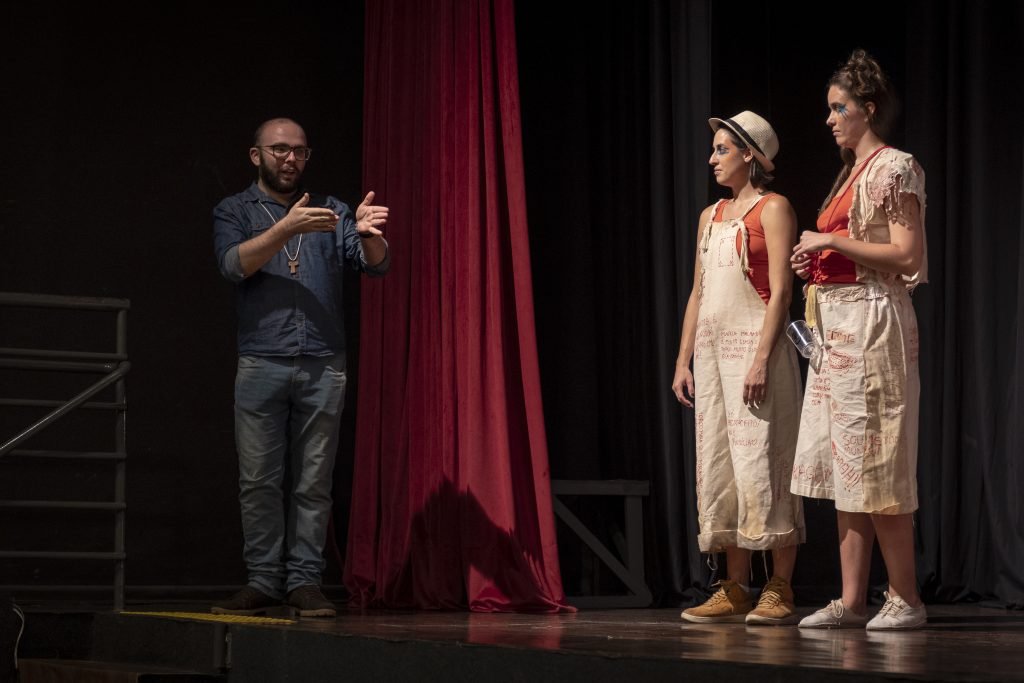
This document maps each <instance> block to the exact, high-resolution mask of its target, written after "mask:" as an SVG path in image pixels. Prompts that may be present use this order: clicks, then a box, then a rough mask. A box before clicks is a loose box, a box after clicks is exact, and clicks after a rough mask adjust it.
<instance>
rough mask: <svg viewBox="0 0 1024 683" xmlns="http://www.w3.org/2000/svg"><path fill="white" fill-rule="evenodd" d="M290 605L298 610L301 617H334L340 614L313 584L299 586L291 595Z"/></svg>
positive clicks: (289, 595)
mask: <svg viewBox="0 0 1024 683" xmlns="http://www.w3.org/2000/svg"><path fill="white" fill-rule="evenodd" d="M288 605H289V606H290V607H293V608H295V609H297V610H298V611H299V616H300V617H333V616H335V615H336V614H337V613H338V612H337V610H335V609H334V603H333V602H331V601H330V600H328V599H327V598H325V597H324V594H323V593H321V592H320V587H319V586H314V585H313V584H309V585H306V586H299V587H298V588H296V589H295V590H293V591H292V592H291V593H289V594H288Z"/></svg>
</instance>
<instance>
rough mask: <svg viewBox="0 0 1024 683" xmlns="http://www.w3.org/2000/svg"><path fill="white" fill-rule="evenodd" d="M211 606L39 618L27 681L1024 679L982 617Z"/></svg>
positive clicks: (1016, 649)
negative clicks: (259, 611) (839, 626)
mask: <svg viewBox="0 0 1024 683" xmlns="http://www.w3.org/2000/svg"><path fill="white" fill-rule="evenodd" d="M208 607H209V604H208V603H207V604H199V605H197V604H190V605H189V604H167V603H163V604H159V605H157V604H154V603H147V604H132V605H129V607H128V610H126V612H125V613H114V612H109V611H106V612H104V611H95V612H91V611H88V610H82V609H70V608H65V609H56V608H53V607H45V608H44V607H42V606H31V605H30V606H27V607H26V631H25V634H24V637H23V638H22V643H21V657H22V661H23V665H24V670H25V671H26V672H28V671H29V670H33V671H36V670H38V669H39V667H40V666H41V664H42V663H44V662H54V661H58V662H59V661H68V660H93V661H97V662H118V663H119V664H118V666H123V663H124V662H134V663H136V664H138V665H140V666H141V665H143V664H145V665H147V666H151V667H168V668H173V669H175V670H179V671H184V670H187V671H191V672H193V673H195V674H204V675H206V676H208V677H207V678H202V677H199V678H196V677H193V678H191V679H185V678H182V679H173V680H221V681H229V682H233V681H275V682H276V681H289V682H291V681H296V682H299V681H301V682H303V683H306V682H314V681H339V680H344V681H362V680H366V681H406V680H408V681H429V680H444V681H484V682H486V683H495V682H497V681H547V680H552V681H587V682H588V683H595V682H597V681H613V680H630V679H631V680H633V681H662V680H664V681H669V680H671V681H675V682H676V683H678V682H679V681H683V680H685V681H702V680H714V681H719V682H721V681H758V682H759V683H763V682H765V681H786V682H787V683H793V682H794V681H852V680H857V681H861V680H879V681H882V680H885V681H892V680H939V681H1015V680H1020V681H1024V613H1022V612H1016V611H1007V610H1001V609H988V608H982V607H977V606H969V605H932V606H929V622H928V625H927V627H926V628H923V629H920V630H916V631H908V632H869V631H865V630H862V629H857V630H808V629H798V628H796V627H795V626H768V627H764V626H757V627H755V626H746V625H744V624H727V625H726V624H723V625H699V624H690V623H686V622H682V621H681V620H680V619H679V610H677V609H620V610H581V611H579V612H577V613H575V614H566V615H553V616H548V615H527V614H473V613H467V612H426V611H420V612H413V611H363V612H360V611H352V610H345V609H341V610H339V613H338V617H337V618H336V619H295V620H293V621H291V622H290V623H268V622H261V621H256V622H247V621H245V620H242V621H217V620H210V619H203V618H199V617H198V616H197V617H190V616H188V615H189V614H195V615H199V614H200V613H203V612H206V610H208ZM800 611H801V613H807V612H810V611H811V608H801V610H800ZM129 612H131V613H129ZM140 612H141V613H143V614H138V613H140ZM153 612H165V613H170V614H165V615H163V616H156V615H154V614H151V613H153ZM281 616H287V615H286V614H283V615H281ZM111 666H114V665H113V664H111ZM22 678H23V683H32V682H33V681H34V680H61V679H58V678H43V677H39V676H36V677H32V676H28V675H27V674H25V673H23V676H22ZM66 680H74V679H73V678H68V679H66ZM90 680H93V679H90ZM95 680H114V679H113V678H110V679H99V678H97V679H95ZM118 680H121V679H118ZM124 680H129V679H124ZM130 680H152V681H156V680H172V679H171V678H167V679H163V678H153V677H151V678H148V679H143V678H137V679H130Z"/></svg>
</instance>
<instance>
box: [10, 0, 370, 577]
mask: <svg viewBox="0 0 1024 683" xmlns="http://www.w3.org/2000/svg"><path fill="white" fill-rule="evenodd" d="M73 7H74V6H73V5H70V4H69V5H68V8H58V7H50V8H48V9H34V10H25V9H7V10H5V12H6V13H7V14H6V15H5V22H6V25H5V31H4V40H3V43H2V46H0V51H2V59H0V64H2V66H0V68H2V70H3V81H4V83H3V95H2V97H3V107H2V112H0V117H3V118H2V121H3V123H2V126H0V139H2V140H3V142H2V146H3V148H5V149H6V150H7V151H8V154H7V157H6V161H5V162H4V163H2V164H0V178H2V180H0V232H2V235H3V241H4V249H3V256H2V257H0V261H2V264H3V265H2V268H0V290H3V291H15V292H41V293H48V294H62V295H80V296H111V297H121V298H126V299H130V300H131V305H132V310H131V312H130V314H129V356H130V359H131V362H132V371H131V374H130V377H129V379H128V400H129V410H128V449H129V464H128V505H129V508H128V516H127V519H128V551H129V560H128V563H127V580H128V583H129V584H136V585H137V584H157V585H196V584H204V585H210V584H212V585H233V584H236V583H238V582H240V581H242V580H243V579H244V576H245V574H244V568H243V565H242V563H241V527H240V523H239V513H238V505H237V467H236V460H235V455H234V439H233V434H232V413H231V410H232V408H231V406H232V383H233V378H234V362H235V360H234V359H235V346H234V325H235V321H234V314H233V299H232V286H231V285H230V284H229V283H227V282H226V281H224V280H223V279H221V277H220V276H219V274H218V273H217V270H216V265H215V260H214V257H213V251H212V241H211V225H212V223H211V211H212V208H213V206H214V204H216V202H217V201H218V200H219V199H220V198H222V197H223V196H226V195H227V194H231V193H234V192H238V191H241V190H243V189H245V187H246V186H247V185H248V184H249V183H250V182H251V181H252V179H253V177H254V173H253V167H252V166H251V164H250V162H249V159H248V148H249V146H250V145H251V144H252V134H253V132H254V130H255V128H256V126H257V125H258V124H259V123H260V122H261V121H263V120H265V119H267V118H270V117H273V116H290V117H293V118H295V119H296V120H298V121H300V122H301V123H302V124H303V125H304V126H305V127H306V129H307V131H308V134H309V138H310V140H309V141H310V145H311V146H312V148H313V157H312V160H311V162H310V165H309V168H308V172H307V179H308V182H309V183H310V184H311V185H312V186H314V187H316V188H322V191H328V192H331V193H332V194H336V195H337V196H339V197H341V198H343V199H344V200H346V201H348V202H350V203H353V205H354V203H358V201H359V200H360V198H361V197H360V195H359V193H360V190H361V183H360V175H361V158H362V157H361V130H362V83H363V72H362V41H363V20H362V12H363V4H362V2H360V1H356V0H351V1H347V2H346V1H343V2H337V3H329V4H328V5H327V6H324V5H323V4H322V3H320V4H319V6H318V7H316V8H314V7H313V3H289V4H288V5H287V7H279V8H277V9H275V10H274V12H273V13H261V12H256V11H253V10H252V9H249V10H247V11H244V12H231V11H229V10H227V9H217V7H218V6H217V5H216V3H208V4H207V7H206V8H205V9H201V8H200V6H199V5H194V6H192V7H191V8H189V9H186V8H185V7H184V6H181V7H176V8H173V9H171V8H166V7H165V8H161V7H160V6H158V5H154V6H151V7H147V10H146V14H147V16H148V18H140V17H139V16H137V15H134V14H130V13H129V14H125V13H121V12H119V13H114V12H113V11H110V10H102V9H97V8H96V7H93V6H85V5H82V6H79V7H78V8H77V9H72V8H73ZM353 284H356V283H353ZM346 294H347V298H349V299H350V300H351V301H352V302H353V303H355V302H357V301H358V299H357V296H356V295H357V291H356V289H355V287H351V288H349V289H348V291H347V292H346ZM16 319H17V318H14V317H12V316H9V317H7V318H2V319H0V334H3V335H4V337H5V338H10V335H13V334H15V333H17V334H19V335H21V334H22V333H23V331H19V330H18V329H14V325H13V324H12V323H11V321H12V320H16ZM65 320H67V318H66V317H62V316H52V315H45V314H44V315H38V316H37V317H35V318H34V319H33V320H32V321H30V322H29V326H31V327H34V328H36V331H37V332H38V334H37V335H35V336H36V340H37V341H39V340H40V339H42V341H43V343H46V344H50V345H52V346H56V347H58V348H60V347H61V346H66V345H67V342H68V337H71V343H72V344H74V343H78V341H79V337H80V336H81V335H82V334H83V331H82V330H81V329H71V330H68V329H67V328H66V326H65V325H64V324H63V323H64V321H65ZM351 322H352V325H351V326H350V327H351V329H350V330H349V332H350V333H352V334H353V335H354V337H353V338H355V339H357V338H358V336H357V334H355V333H356V332H357V331H358V326H357V325H356V323H357V322H358V319H357V317H354V318H353V320H352V321H351ZM110 329H112V328H104V329H103V330H102V332H103V334H104V335H105V336H104V337H102V339H101V340H100V341H102V342H103V343H104V344H106V345H107V346H108V348H109V346H110V345H112V343H113V340H112V337H111V335H110V331H109V330H110ZM91 336H96V335H91ZM95 346H96V345H93V347H94V348H95ZM353 360H357V359H356V358H353ZM354 367H355V363H353V368H354ZM3 381H5V380H4V378H3V377H0V382H3ZM0 393H2V394H3V395H5V396H8V397H10V396H12V395H14V396H18V395H21V394H22V393H23V389H22V388H21V387H19V388H18V389H17V390H13V389H12V386H11V384H8V385H7V386H5V387H3V390H2V391H0ZM7 417H8V419H7V420H5V421H4V422H5V426H9V425H10V424H11V422H12V420H11V419H10V416H9V415H8V416H7ZM353 418H354V413H353V411H348V412H347V413H346V422H345V423H346V436H347V438H348V440H349V441H350V440H351V433H352V429H351V427H352V420H353ZM9 435H10V434H9V432H4V436H5V437H6V436H9ZM67 445H68V444H67V443H65V446H67ZM345 456H346V458H347V462H345V463H343V464H342V465H341V466H340V467H339V468H338V470H339V472H338V476H339V485H338V486H337V487H336V488H337V491H338V499H339V513H340V517H341V522H342V523H341V524H340V526H342V527H344V520H345V519H346V514H347V513H346V512H345V510H347V500H348V490H349V487H348V485H347V477H348V470H349V469H350V463H351V449H350V448H349V449H347V450H346V453H345ZM8 471H11V470H8ZM14 472H18V470H14ZM86 476H95V477H99V475H98V474H95V473H93V474H92V475H86ZM17 479H18V477H17V476H16V475H11V476H6V477H3V476H0V480H3V481H5V482H6V483H5V484H0V485H3V486H7V487H16V486H18V485H19V483H18V482H17V481H16V480H17ZM81 484H82V482H81V481H75V482H74V483H73V484H67V485H66V486H68V487H69V488H76V487H78V486H81ZM66 493H68V492H66V491H58V492H57V493H56V494H55V495H57V496H63V495H65V494H66ZM71 493H72V495H69V496H67V497H73V495H74V491H72V492H71ZM36 517H37V518H38V517H40V516H39V515H36ZM4 521H5V518H0V524H4ZM6 521H7V522H8V524H10V519H9V518H6ZM19 521H21V520H19ZM39 521H40V523H41V524H43V525H44V526H46V527H47V529H46V530H45V532H44V533H39V532H37V531H36V530H35V529H34V528H33V527H31V526H28V525H26V526H24V527H22V526H18V527H15V526H13V525H10V526H7V528H6V529H4V530H3V531H0V537H5V536H6V537H7V538H8V539H13V541H14V542H15V543H18V546H17V547H16V548H15V549H28V548H27V547H25V546H29V545H30V546H31V547H32V548H33V549H38V548H39V547H40V546H41V545H42V546H46V547H45V548H44V549H50V548H49V545H50V544H51V543H59V542H62V539H60V538H59V537H57V538H51V536H52V535H53V534H51V533H50V531H49V530H50V528H52V527H53V526H54V525H55V524H58V522H56V520H54V519H50V518H48V517H42V518H41V519H40V520H39ZM76 531H77V530H76ZM8 533H9V534H11V535H9V536H8V535H7V534H8ZM27 534H36V535H35V537H30V538H25V536H26V535H27ZM109 536H110V534H109V533H107V534H103V536H102V537H101V538H99V539H96V541H97V542H96V544H94V546H93V547H96V546H98V547H99V549H108V548H109ZM44 537H45V538H44ZM19 541H23V542H20V543H19ZM70 542H71V543H73V544H74V543H80V542H81V541H80V540H79V539H77V538H74V539H70ZM23 565H24V563H21V564H19V567H21V566H23ZM330 570H331V575H330V577H329V578H331V579H333V580H335V582H337V581H338V580H339V579H338V578H337V577H339V575H338V574H337V573H336V570H337V568H336V562H332V563H331V566H330ZM12 571H13V570H12ZM68 572H69V566H68V565H67V564H62V565H49V564H45V563H44V564H42V565H41V567H40V568H38V569H37V568H33V572H32V575H31V577H30V578H31V579H33V580H36V581H39V582H40V583H46V582H54V581H60V580H61V578H60V577H61V576H67V574H68ZM84 572H89V573H90V574H93V575H94V573H93V572H91V570H90V568H89V567H88V566H79V567H76V568H75V569H74V571H73V572H71V573H72V574H81V573H84ZM17 576H19V577H20V576H21V574H20V573H18V574H17ZM99 578H102V576H100V577H99ZM0 580H2V579H0Z"/></svg>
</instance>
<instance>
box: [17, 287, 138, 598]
mask: <svg viewBox="0 0 1024 683" xmlns="http://www.w3.org/2000/svg"><path fill="white" fill-rule="evenodd" d="M0 306H8V307H27V308H60V309H70V310H85V311H111V312H114V313H116V322H115V325H116V328H117V329H116V337H115V339H116V347H117V348H116V349H115V351H114V352H113V353H111V352H97V351H70V350H68V351H63V350H53V349H31V348H10V347H0V368H5V369H14V370H35V371H43V372H77V373H94V374H99V375H102V377H101V378H100V379H98V380H97V381H96V382H94V383H93V384H91V385H90V386H89V387H87V388H86V389H84V390H83V391H81V392H79V393H78V394H77V395H76V396H74V397H73V398H71V399H69V400H67V401H54V400H43V399H11V398H0V405H8V406H20V407H47V408H53V410H51V411H50V412H48V413H47V414H46V415H44V416H43V417H41V418H39V419H38V420H36V421H35V422H34V423H33V424H31V425H29V426H28V427H26V428H25V429H23V430H21V431H20V432H19V433H18V434H16V435H15V436H13V437H11V438H9V439H7V441H5V442H4V443H3V444H0V463H2V462H3V461H4V460H5V459H13V458H19V459H24V458H33V459H44V460H45V459H48V460H51V461H52V460H58V461H59V460H64V461H76V460H78V461H89V460H91V461H96V460H106V461H109V462H110V463H111V465H112V466H113V468H114V497H113V500H112V501H81V500H78V501H76V500H5V501H0V508H5V509H6V508H29V509H47V508H49V509H58V510H93V511H99V512H109V513H112V514H113V516H114V522H113V527H114V528H113V530H114V539H113V540H114V549H113V550H112V551H98V552H97V551H91V552H80V551H74V552H64V551H23V550H17V551H16V550H0V558H8V559H12V558H16V559H53V560H85V559H93V560H106V561H113V562H114V579H113V590H114V609H115V610H123V609H124V593H125V557H126V552H125V513H126V509H127V505H126V502H125V467H126V458H127V453H126V436H125V414H126V409H127V402H126V398H125V386H124V385H125V383H124V378H125V376H126V375H127V374H128V371H129V370H130V369H131V364H130V363H129V362H128V350H127V349H128V342H127V337H128V331H127V330H128V310H129V308H130V302H129V301H128V300H127V299H111V298H97V297H70V296H54V295H49V294H26V293H15V292H0ZM110 387H113V389H114V397H113V400H112V401H91V400H90V399H93V398H94V397H95V396H97V395H98V394H99V393H100V392H102V391H104V390H105V389H108V388H110ZM90 408H98V409H105V410H113V411H115V427H114V429H115V431H114V441H115V443H114V448H113V450H112V451H110V452H97V451H82V452H77V451H67V450H28V449H18V448H17V447H18V446H19V445H21V444H23V443H24V442H25V441H27V440H28V439H30V438H32V437H33V436H35V435H37V434H38V433H39V432H41V431H44V430H45V429H47V428H48V427H50V426H51V425H52V424H54V423H55V422H57V421H58V420H60V419H61V418H63V417H64V416H66V415H67V414H69V413H71V412H72V411H74V410H76V409H90ZM16 449H17V450H16ZM38 588H42V589H51V590H54V591H61V590H69V589H75V588H87V587H85V586H77V587H76V586H64V585H51V586H46V587H42V586H40V587H38ZM108 588H109V587H108Z"/></svg>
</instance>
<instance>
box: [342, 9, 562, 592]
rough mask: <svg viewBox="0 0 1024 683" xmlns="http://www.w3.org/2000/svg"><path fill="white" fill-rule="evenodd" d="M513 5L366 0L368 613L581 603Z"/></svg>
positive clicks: (362, 406) (361, 506) (353, 528)
mask: <svg viewBox="0 0 1024 683" xmlns="http://www.w3.org/2000/svg"><path fill="white" fill-rule="evenodd" d="M519 125H520V124H519V95H518V76H517V65H516V48H515V29H514V17H513V7H512V1H511V0H429V1H425V2H416V3H409V2H404V1H403V0H373V1H371V2H368V3H367V7H366V57H365V100H364V150H363V159H364V162H363V163H364V167H363V179H364V183H365V187H366V188H367V190H371V189H372V190H375V191H376V192H377V193H378V197H379V201H380V202H381V203H382V204H385V205H388V206H390V208H391V219H390V222H389V225H388V232H387V235H388V237H389V240H390V243H391V247H392V266H391V272H390V273H389V274H388V276H387V277H386V278H383V279H381V280H379V281H376V282H368V283H365V284H364V285H363V289H362V299H361V342H360V366H359V377H360V384H359V395H358V415H359V421H358V425H357V430H356V454H357V455H356V461H355V465H354V470H353V493H352V507H351V515H350V521H349V533H348V550H347V557H346V565H345V572H344V582H345V586H346V588H347V589H348V590H349V592H350V594H351V596H352V601H353V602H354V603H355V604H357V605H362V606H378V607H405V608H418V609H457V608H465V607H467V606H468V607H469V609H471V610H474V611H483V612H489V611H536V612H559V611H570V610H571V608H569V607H568V606H567V604H566V602H565V596H564V591H563V590H562V585H561V578H560V575H559V565H558V555H557V546H556V542H555V531H554V519H553V515H552V508H551V496H550V486H549V475H548V464H547V446H546V437H545V433H544V420H543V414H542V407H541V397H540V388H539V387H540V384H539V371H538V366H537V357H536V348H535V341H534V327H533V324H534V323H533V300H532V297H533V294H532V283H531V281H530V253H529V247H528V244H527V233H526V207H525V194H524V179H523V166H522V152H521V142H520V130H519Z"/></svg>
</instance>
